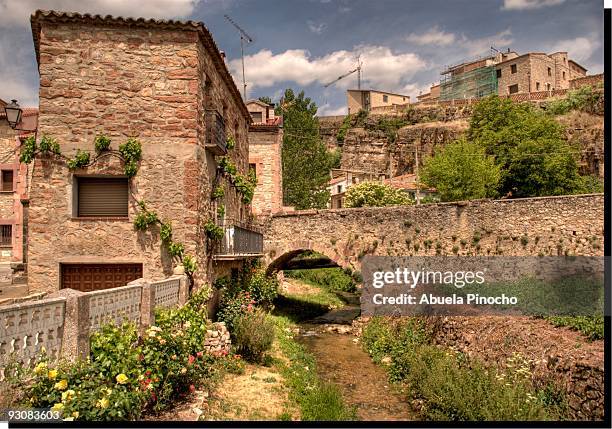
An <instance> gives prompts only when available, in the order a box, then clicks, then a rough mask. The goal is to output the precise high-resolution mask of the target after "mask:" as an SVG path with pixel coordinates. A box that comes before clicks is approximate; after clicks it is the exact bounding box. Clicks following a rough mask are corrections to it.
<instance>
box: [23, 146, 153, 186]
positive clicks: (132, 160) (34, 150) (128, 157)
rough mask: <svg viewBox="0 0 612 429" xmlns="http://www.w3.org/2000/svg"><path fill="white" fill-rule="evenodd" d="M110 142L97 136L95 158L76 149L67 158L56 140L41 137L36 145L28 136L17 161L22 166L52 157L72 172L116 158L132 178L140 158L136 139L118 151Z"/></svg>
mask: <svg viewBox="0 0 612 429" xmlns="http://www.w3.org/2000/svg"><path fill="white" fill-rule="evenodd" d="M110 144H111V140H110V139H109V138H108V137H106V136H104V135H98V136H96V138H95V139H94V148H95V151H96V154H95V156H93V157H92V156H91V154H90V153H89V152H87V151H82V150H81V149H77V151H76V154H75V155H74V157H73V158H70V157H67V156H66V155H64V154H62V153H61V150H60V145H59V143H58V142H57V139H55V138H53V137H49V136H46V135H43V136H42V138H41V139H40V142H39V143H38V144H37V143H36V138H35V137H34V136H30V137H28V138H27V139H26V141H25V143H24V145H23V148H22V150H21V155H20V156H19V161H20V162H23V163H24V164H29V163H31V162H32V161H33V160H34V158H36V156H37V155H43V156H54V157H55V158H56V159H60V160H62V161H64V162H65V163H66V165H67V166H68V169H69V170H71V171H73V170H77V169H79V168H86V167H89V166H91V165H93V164H95V163H96V162H97V161H98V160H99V159H100V158H102V157H104V156H116V157H118V158H119V159H121V160H122V161H123V168H124V172H125V175H126V176H128V177H130V178H131V177H134V176H135V175H136V173H137V172H138V162H139V161H140V159H141V157H142V147H141V145H140V142H139V141H138V140H136V139H133V138H130V139H128V140H127V141H126V142H125V143H123V144H121V145H119V149H118V150H114V149H111V147H110Z"/></svg>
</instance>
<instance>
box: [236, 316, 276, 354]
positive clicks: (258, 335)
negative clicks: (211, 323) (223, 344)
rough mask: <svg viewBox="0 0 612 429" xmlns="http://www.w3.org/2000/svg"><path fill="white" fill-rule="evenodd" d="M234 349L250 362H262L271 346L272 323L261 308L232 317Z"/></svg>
mask: <svg viewBox="0 0 612 429" xmlns="http://www.w3.org/2000/svg"><path fill="white" fill-rule="evenodd" d="M232 337H233V339H234V345H235V346H236V351H237V352H238V353H240V354H241V355H242V356H244V358H245V359H247V360H249V361H251V362H262V361H263V357H264V354H265V353H266V352H267V351H268V350H270V349H271V348H272V342H273V341H274V324H273V323H272V322H271V321H269V320H268V319H267V317H266V314H265V313H264V312H263V311H261V310H256V311H248V312H246V313H244V314H241V315H239V316H238V317H237V318H235V319H234V330H233V331H232Z"/></svg>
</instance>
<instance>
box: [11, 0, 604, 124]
mask: <svg viewBox="0 0 612 429" xmlns="http://www.w3.org/2000/svg"><path fill="white" fill-rule="evenodd" d="M37 8H43V9H55V10H64V11H78V12H90V13H102V14H113V15H122V16H144V17H155V18H179V19H193V20H199V21H203V22H204V23H205V24H206V26H207V27H208V28H209V29H210V31H211V32H212V34H213V37H214V38H215V40H216V42H217V45H218V46H219V48H220V49H222V50H225V52H226V54H227V60H228V64H229V66H230V69H231V70H232V72H233V74H234V78H235V80H236V83H237V85H238V87H239V88H240V89H241V88H242V76H241V73H240V39H239V35H238V33H237V32H236V30H235V29H234V28H233V27H232V26H231V25H230V24H229V23H228V22H227V21H225V19H224V18H223V15H224V14H228V15H230V16H231V17H232V18H233V19H234V20H235V21H237V22H238V23H239V24H240V25H241V26H242V27H243V28H244V29H245V30H246V31H247V32H248V33H249V34H250V35H251V36H252V37H253V38H254V39H255V41H254V43H252V44H249V45H247V47H246V51H245V54H246V75H247V82H248V88H249V89H248V95H249V98H256V97H259V96H263V95H267V96H270V97H272V98H273V99H274V100H275V101H276V100H277V99H278V97H279V96H280V94H281V93H282V91H283V90H284V89H285V88H289V87H291V88H294V89H295V90H301V89H303V90H305V91H306V94H307V95H308V96H310V97H311V98H313V99H314V100H315V102H316V103H317V105H318V106H319V107H320V114H322V115H326V114H327V115H329V114H344V113H346V107H345V106H346V95H345V90H346V89H347V88H353V87H356V86H357V77H356V74H353V75H352V76H350V77H347V78H346V79H344V80H342V81H340V82H338V83H336V84H334V85H332V86H331V87H329V88H327V89H325V88H323V85H324V84H325V83H327V82H329V81H331V80H333V79H334V78H336V77H337V76H339V75H341V74H343V73H346V72H347V71H349V70H352V69H353V68H355V62H356V57H357V55H359V54H361V58H362V61H363V78H362V87H368V88H374V89H380V90H386V91H392V92H399V93H405V94H408V95H411V96H412V97H416V95H418V94H419V92H420V91H426V90H427V88H428V87H429V85H430V84H431V83H433V82H435V81H437V80H438V79H439V73H440V70H441V69H442V68H443V67H444V66H445V65H448V64H452V63H456V62H458V61H460V60H462V59H464V58H469V57H476V56H478V55H483V54H487V53H488V52H489V49H490V46H494V47H495V48H497V49H500V50H502V49H508V48H510V49H512V50H514V51H517V52H518V53H519V54H520V53H525V52H530V51H536V52H548V53H550V52H555V51H559V50H565V51H568V52H569V55H570V58H572V59H574V60H576V61H578V62H579V63H580V64H582V65H584V66H585V67H587V68H588V69H589V73H600V72H602V71H603V3H602V1H601V0H480V1H478V0H354V1H351V0H299V1H298V0H146V1H145V0H132V1H130V2H128V1H125V2H119V1H117V0H91V1H84V0H0V80H1V82H2V84H0V98H2V99H4V100H10V99H11V98H17V99H18V100H20V102H21V104H22V105H30V106H36V105H37V103H38V98H37V94H38V74H37V71H36V61H35V57H34V49H33V44H32V37H31V31H30V26H29V14H30V13H31V12H32V11H34V10H35V9H37Z"/></svg>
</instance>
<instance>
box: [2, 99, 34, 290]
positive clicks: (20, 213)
mask: <svg viewBox="0 0 612 429" xmlns="http://www.w3.org/2000/svg"><path fill="white" fill-rule="evenodd" d="M6 104H7V103H6V102H4V101H3V100H0V298H6V297H12V296H16V295H20V294H22V293H23V292H24V291H25V290H26V288H27V286H26V285H25V280H26V278H25V272H24V270H25V261H26V258H25V257H26V245H27V242H26V240H25V236H26V235H25V224H24V223H25V220H26V219H27V204H28V195H27V171H28V170H27V166H25V165H23V164H20V163H19V150H18V149H19V146H20V145H21V143H22V142H23V140H24V139H25V138H26V137H28V136H30V135H33V134H34V132H35V131H36V124H37V120H38V109H36V108H25V109H23V110H22V115H21V120H20V122H19V123H18V124H15V129H13V128H12V127H11V126H10V125H9V123H8V120H7V117H6V113H5V110H4V106H6Z"/></svg>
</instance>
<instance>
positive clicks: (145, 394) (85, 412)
mask: <svg viewBox="0 0 612 429" xmlns="http://www.w3.org/2000/svg"><path fill="white" fill-rule="evenodd" d="M207 296H208V291H207V290H201V291H199V292H197V293H195V294H194V295H193V296H192V299H191V300H190V301H189V302H188V303H187V304H186V305H185V306H183V307H182V308H180V309H177V310H158V311H157V314H156V316H157V320H158V325H157V326H151V327H149V329H147V330H146V332H145V334H144V336H142V337H139V335H138V330H137V328H136V327H135V326H134V325H132V324H125V325H123V326H120V327H118V326H114V325H106V326H103V327H102V328H101V329H100V330H99V331H97V332H95V333H94V334H93V335H92V336H91V353H90V357H89V359H88V360H80V361H77V362H65V361H60V362H59V363H58V364H57V365H55V366H54V367H52V366H51V363H50V362H48V361H47V359H46V357H44V356H43V357H42V358H41V359H40V360H39V362H38V363H37V365H36V366H35V368H34V369H33V370H31V371H30V373H29V374H28V375H27V376H24V377H23V378H22V389H23V390H24V391H25V392H26V393H27V395H26V397H27V398H30V399H29V403H28V404H27V405H28V406H30V407H34V408H47V407H51V408H53V409H55V410H58V411H61V412H62V417H63V418H64V419H67V420H88V421H93V420H95V421H110V420H134V419H139V418H140V416H141V415H142V413H143V412H144V411H145V410H147V409H154V410H160V409H164V408H167V407H168V406H169V405H170V404H171V403H172V401H174V400H175V398H176V397H177V395H182V394H187V393H188V392H190V391H192V390H193V389H194V388H195V387H196V386H203V385H207V384H209V383H213V382H215V381H216V380H217V378H218V377H217V376H218V374H219V372H220V368H224V367H226V366H228V365H226V364H225V361H226V360H228V359H229V358H227V359H225V358H223V359H221V357H220V356H213V355H210V354H207V353H205V352H204V351H203V349H204V335H205V333H206V309H205V301H206V298H207ZM219 363H220V364H219ZM229 366H232V365H229ZM229 366H228V367H229ZM234 366H235V365H234Z"/></svg>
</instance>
